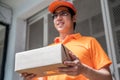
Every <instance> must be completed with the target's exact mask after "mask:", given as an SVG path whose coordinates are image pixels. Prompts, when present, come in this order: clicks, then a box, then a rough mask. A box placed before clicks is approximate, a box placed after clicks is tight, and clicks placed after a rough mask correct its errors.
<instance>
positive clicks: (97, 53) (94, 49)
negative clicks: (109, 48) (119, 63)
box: [90, 38, 112, 69]
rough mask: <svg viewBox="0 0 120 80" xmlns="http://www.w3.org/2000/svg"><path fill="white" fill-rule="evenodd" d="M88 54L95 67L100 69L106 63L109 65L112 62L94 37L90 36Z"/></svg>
mask: <svg viewBox="0 0 120 80" xmlns="http://www.w3.org/2000/svg"><path fill="white" fill-rule="evenodd" d="M90 54H91V59H92V62H93V66H94V68H95V69H100V68H102V67H104V66H107V65H108V66H109V65H110V64H111V63H112V62H111V60H110V59H109V57H108V56H107V54H106V52H105V51H104V50H103V48H102V47H101V45H100V43H99V42H98V41H97V40H96V39H95V38H92V39H91V41H90Z"/></svg>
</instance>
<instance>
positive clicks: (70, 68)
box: [59, 51, 84, 76]
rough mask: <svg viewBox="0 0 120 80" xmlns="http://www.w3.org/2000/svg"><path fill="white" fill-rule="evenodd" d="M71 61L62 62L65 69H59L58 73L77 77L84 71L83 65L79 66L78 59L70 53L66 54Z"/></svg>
mask: <svg viewBox="0 0 120 80" xmlns="http://www.w3.org/2000/svg"><path fill="white" fill-rule="evenodd" d="M68 54H69V55H70V57H71V59H72V61H64V64H65V65H66V66H67V67H60V68H59V71H60V72H61V73H65V74H68V75H71V76H77V75H79V74H81V73H82V72H83V70H84V67H83V65H82V64H81V62H80V60H79V58H77V57H76V56H75V55H74V54H73V53H72V52H71V51H69V53H68Z"/></svg>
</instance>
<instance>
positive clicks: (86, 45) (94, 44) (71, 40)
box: [34, 33, 112, 80]
mask: <svg viewBox="0 0 120 80" xmlns="http://www.w3.org/2000/svg"><path fill="white" fill-rule="evenodd" d="M59 43H62V44H63V45H64V46H66V47H67V48H68V49H69V50H71V51H72V52H73V53H74V54H75V55H76V56H77V57H78V58H79V59H80V61H81V62H82V63H84V64H86V65H88V66H90V67H92V68H94V69H100V68H102V67H104V66H106V65H110V64H111V63H112V62H111V60H110V59H109V58H108V56H107V55H106V53H105V52H104V50H103V49H102V47H101V46H100V44H99V43H98V41H97V40H96V39H95V38H93V37H86V36H82V35H80V34H79V33H77V34H72V35H68V36H67V37H66V38H65V39H64V41H63V42H61V40H60V38H59V37H57V38H56V39H55V40H54V43H53V45H56V44H59ZM53 57H54V56H53ZM34 80H39V79H34ZM45 80H89V79H87V78H86V77H84V76H83V75H78V76H68V75H66V74H61V75H54V76H47V77H45Z"/></svg>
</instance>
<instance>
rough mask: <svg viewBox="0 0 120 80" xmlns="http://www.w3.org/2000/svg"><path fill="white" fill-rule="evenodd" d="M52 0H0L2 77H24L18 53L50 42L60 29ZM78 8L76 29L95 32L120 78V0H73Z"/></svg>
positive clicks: (16, 79) (10, 79)
mask: <svg viewBox="0 0 120 80" xmlns="http://www.w3.org/2000/svg"><path fill="white" fill-rule="evenodd" d="M51 1H52V0H17V1H16V0H0V65H1V66H0V80H22V78H21V77H20V76H19V74H18V73H16V72H15V71H14V62H15V60H14V59H15V53H17V52H21V51H25V50H30V49H35V48H39V47H43V46H47V45H48V44H50V43H52V41H53V39H54V37H55V36H57V35H58V34H57V32H56V30H54V27H53V23H52V18H51V15H50V14H49V12H48V10H47V7H48V6H49V3H50V2H51ZM69 1H72V2H73V3H74V4H75V7H76V8H77V10H78V12H77V13H78V15H77V27H76V32H80V33H81V34H83V35H88V36H94V37H95V38H96V39H97V40H98V41H99V42H100V43H101V45H102V47H103V48H104V50H105V51H106V52H107V55H108V56H109V57H110V58H111V60H112V61H113V64H112V65H111V67H110V69H111V72H112V76H113V79H114V80H120V58H119V57H120V37H119V36H120V0H69Z"/></svg>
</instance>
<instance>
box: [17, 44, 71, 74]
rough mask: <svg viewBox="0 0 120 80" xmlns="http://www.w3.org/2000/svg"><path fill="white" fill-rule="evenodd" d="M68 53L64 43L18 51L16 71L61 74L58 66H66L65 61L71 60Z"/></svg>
mask: <svg viewBox="0 0 120 80" xmlns="http://www.w3.org/2000/svg"><path fill="white" fill-rule="evenodd" d="M67 53H68V49H67V48H65V47H64V46H63V45H62V44H58V45H53V46H47V47H43V48H38V49H33V50H29V51H24V52H19V53H16V56H15V71H16V72H18V73H23V72H28V73H34V74H37V76H48V75H55V74H60V73H59V72H58V71H57V69H58V67H66V66H65V65H64V64H63V61H64V60H66V59H67V60H70V57H69V55H68V54H67Z"/></svg>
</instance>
